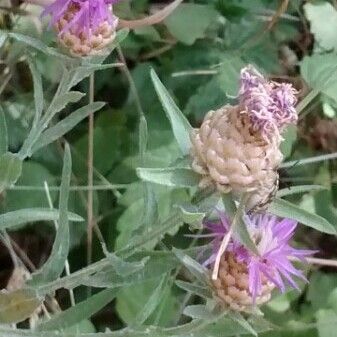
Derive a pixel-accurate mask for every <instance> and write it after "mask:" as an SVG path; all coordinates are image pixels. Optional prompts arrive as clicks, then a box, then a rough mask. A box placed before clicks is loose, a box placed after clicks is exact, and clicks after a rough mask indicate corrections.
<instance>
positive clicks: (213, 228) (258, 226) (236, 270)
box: [204, 212, 314, 311]
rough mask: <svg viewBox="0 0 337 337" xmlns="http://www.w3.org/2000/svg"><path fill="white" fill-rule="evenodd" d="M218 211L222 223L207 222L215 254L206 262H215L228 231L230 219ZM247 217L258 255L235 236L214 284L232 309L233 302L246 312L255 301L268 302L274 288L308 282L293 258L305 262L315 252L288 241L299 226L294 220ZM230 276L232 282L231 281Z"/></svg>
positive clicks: (220, 295)
mask: <svg viewBox="0 0 337 337" xmlns="http://www.w3.org/2000/svg"><path fill="white" fill-rule="evenodd" d="M219 214H220V221H219V222H216V223H210V222H206V223H205V227H206V228H207V229H208V230H209V231H210V232H211V236H213V253H212V255H211V256H210V257H209V258H208V259H207V260H206V261H205V263H204V264H205V265H212V264H213V263H214V261H215V259H216V256H217V254H218V250H219V247H220V244H221V242H222V240H223V238H224V236H225V235H226V234H227V233H228V231H229V224H230V222H229V220H228V218H227V217H226V215H225V214H224V213H221V212H219ZM245 220H246V223H247V225H248V231H249V233H250V235H251V237H252V239H253V240H254V241H255V244H256V247H257V250H258V253H259V254H258V255H255V254H254V253H252V252H251V251H249V250H248V249H247V248H245V247H244V246H243V245H242V244H241V243H240V242H239V240H238V239H237V238H236V237H235V236H233V237H232V238H231V240H230V242H229V245H228V247H227V252H226V254H224V255H223V256H222V258H221V264H220V269H219V277H218V280H216V281H215V283H214V285H215V289H216V293H217V294H218V295H219V297H220V298H221V299H222V300H224V301H225V302H226V303H227V304H229V305H230V306H231V307H232V308H233V303H234V307H235V308H236V309H238V308H241V309H240V310H244V311H246V310H250V309H251V306H252V305H254V304H257V305H259V304H262V303H264V302H266V301H267V300H268V299H269V298H270V292H271V290H272V289H273V288H275V287H277V288H279V289H280V290H281V292H284V291H285V289H286V285H289V286H291V287H293V288H295V289H299V288H298V285H297V283H296V282H295V280H294V277H297V278H299V279H302V280H303V281H305V282H306V278H305V277H304V275H303V273H302V272H301V271H300V270H298V269H296V268H295V267H294V266H293V265H292V262H291V260H294V259H295V260H296V259H297V260H301V261H305V257H306V256H308V255H311V254H313V253H314V251H311V250H302V249H296V248H293V247H291V246H290V244H289V241H290V240H291V238H292V237H293V235H294V231H295V228H296V226H297V222H296V221H294V220H291V219H280V218H277V217H275V216H272V215H269V214H258V215H250V216H246V219H245ZM229 279H230V280H231V282H228V280H229ZM234 281H235V282H234ZM232 287H235V288H236V289H235V290H233V289H232ZM235 294H236V295H237V296H234V295H235ZM225 295H226V297H224V296H225ZM238 310H239V309H238Z"/></svg>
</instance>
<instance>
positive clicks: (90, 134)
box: [87, 74, 95, 265]
mask: <svg viewBox="0 0 337 337" xmlns="http://www.w3.org/2000/svg"><path fill="white" fill-rule="evenodd" d="M94 91H95V78H94V74H92V75H90V78H89V104H90V103H93V102H94ZM88 122H89V124H88V200H87V221H88V223H87V264H88V265H90V264H91V260H92V230H93V226H94V215H93V189H92V187H93V181H94V173H93V167H94V114H93V113H90V114H89V121H88Z"/></svg>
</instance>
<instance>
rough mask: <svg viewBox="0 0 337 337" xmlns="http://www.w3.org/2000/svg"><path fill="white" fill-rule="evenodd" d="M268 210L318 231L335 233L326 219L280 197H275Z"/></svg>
mask: <svg viewBox="0 0 337 337" xmlns="http://www.w3.org/2000/svg"><path fill="white" fill-rule="evenodd" d="M268 211H269V212H270V213H272V214H275V215H277V216H279V217H283V218H290V219H294V220H297V221H298V222H300V223H302V224H303V225H306V226H308V227H311V228H314V229H316V230H318V231H320V232H323V233H327V234H332V235H335V234H336V233H337V231H336V229H335V227H334V226H332V225H331V224H330V223H329V222H328V221H327V220H326V219H324V218H322V217H321V216H318V215H316V214H313V213H310V212H307V211H305V210H303V209H301V208H300V207H298V206H296V205H294V204H292V203H290V202H288V201H286V200H282V199H280V198H276V199H275V200H274V201H273V202H272V203H271V205H270V206H269V208H268Z"/></svg>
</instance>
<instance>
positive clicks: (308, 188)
mask: <svg viewBox="0 0 337 337" xmlns="http://www.w3.org/2000/svg"><path fill="white" fill-rule="evenodd" d="M326 189H327V188H326V187H325V186H321V185H297V186H290V187H286V188H283V189H281V190H279V191H278V192H277V196H278V197H279V198H281V197H284V196H286V195H292V194H299V193H307V192H313V191H323V190H326Z"/></svg>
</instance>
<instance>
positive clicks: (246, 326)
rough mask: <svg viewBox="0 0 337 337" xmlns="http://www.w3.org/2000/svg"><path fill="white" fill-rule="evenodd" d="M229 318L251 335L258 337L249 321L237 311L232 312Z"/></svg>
mask: <svg viewBox="0 0 337 337" xmlns="http://www.w3.org/2000/svg"><path fill="white" fill-rule="evenodd" d="M228 316H229V317H230V318H231V319H232V320H233V321H235V322H237V323H239V324H240V325H241V326H242V327H243V328H244V329H245V330H246V331H247V332H248V333H249V334H252V335H253V336H258V334H257V332H256V331H255V330H254V329H253V327H252V326H251V325H250V324H249V323H248V321H247V320H245V318H244V317H243V316H242V315H241V314H240V313H239V312H235V311H230V312H229V313H228Z"/></svg>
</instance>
